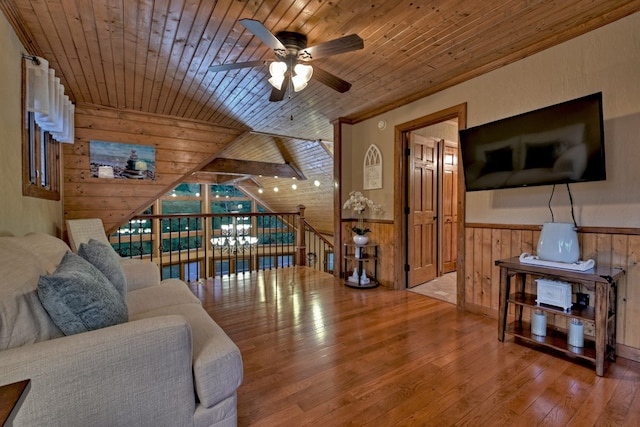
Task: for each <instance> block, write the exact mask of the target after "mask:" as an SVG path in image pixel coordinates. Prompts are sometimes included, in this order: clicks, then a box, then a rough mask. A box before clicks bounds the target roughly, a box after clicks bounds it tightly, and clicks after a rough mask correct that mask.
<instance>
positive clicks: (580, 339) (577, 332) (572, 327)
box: [567, 319, 584, 347]
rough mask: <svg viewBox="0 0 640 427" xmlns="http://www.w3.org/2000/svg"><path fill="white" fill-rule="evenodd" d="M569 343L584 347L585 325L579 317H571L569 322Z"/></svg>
mask: <svg viewBox="0 0 640 427" xmlns="http://www.w3.org/2000/svg"><path fill="white" fill-rule="evenodd" d="M567 341H568V343H569V345H572V346H574V347H584V325H583V324H582V322H581V321H580V320H578V319H571V322H569V336H568V338H567Z"/></svg>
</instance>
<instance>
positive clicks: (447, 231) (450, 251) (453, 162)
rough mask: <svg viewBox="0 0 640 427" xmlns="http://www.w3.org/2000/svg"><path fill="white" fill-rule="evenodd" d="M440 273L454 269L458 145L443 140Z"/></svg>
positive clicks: (456, 224) (456, 246) (456, 247)
mask: <svg viewBox="0 0 640 427" xmlns="http://www.w3.org/2000/svg"><path fill="white" fill-rule="evenodd" d="M442 165H443V167H442V169H443V173H442V251H441V252H440V253H441V254H442V274H445V273H450V272H452V271H456V254H457V249H458V245H457V241H458V240H457V229H458V214H457V212H458V209H457V208H458V206H457V204H458V146H457V144H455V143H452V142H449V141H445V143H444V150H443V156H442Z"/></svg>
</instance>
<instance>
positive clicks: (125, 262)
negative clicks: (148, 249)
mask: <svg viewBox="0 0 640 427" xmlns="http://www.w3.org/2000/svg"><path fill="white" fill-rule="evenodd" d="M120 265H121V266H122V270H123V271H124V276H125V277H126V278H127V292H131V291H133V290H135V289H140V288H144V287H146V286H151V285H157V284H158V283H160V268H158V264H156V263H155V262H152V261H149V260H146V259H138V258H133V259H129V258H121V259H120Z"/></svg>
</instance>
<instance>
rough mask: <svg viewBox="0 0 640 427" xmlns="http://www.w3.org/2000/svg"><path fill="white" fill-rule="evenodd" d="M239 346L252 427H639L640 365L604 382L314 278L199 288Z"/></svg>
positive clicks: (453, 315) (397, 296)
mask: <svg viewBox="0 0 640 427" xmlns="http://www.w3.org/2000/svg"><path fill="white" fill-rule="evenodd" d="M191 287H192V290H193V291H194V293H195V294H196V295H197V296H198V297H199V298H200V299H201V301H202V302H203V305H204V307H205V308H206V309H207V311H208V312H209V313H210V315H211V316H212V317H213V318H214V319H215V320H216V322H218V324H219V325H220V326H221V327H222V328H223V329H224V330H225V331H226V332H227V333H228V334H229V336H230V337H231V338H232V339H233V340H234V341H235V342H236V343H237V344H238V346H239V347H240V350H241V352H242V355H243V360H244V367H245V377H244V382H243V384H242V386H241V387H240V389H239V390H238V425H239V426H270V427H271V426H280V425H282V426H285V425H286V426H306V425H321V426H324V427H330V426H346V425H352V426H367V425H370V426H396V425H398V426H448V425H461V426H484V425H491V426H494V425H509V426H532V425H540V426H592V425H595V426H604V425H607V426H611V425H625V426H637V425H639V424H638V423H639V420H640V391H639V390H640V363H637V362H632V361H629V360H626V359H622V358H618V359H617V361H616V363H613V364H610V365H609V366H608V368H607V370H606V371H605V375H606V376H605V377H597V376H596V375H595V371H594V369H593V368H592V367H591V366H589V365H581V364H578V363H575V362H572V361H570V360H567V359H562V358H560V357H556V356H553V355H551V354H547V353H544V352H542V351H538V350H535V349H532V348H529V347H526V346H524V345H520V344H517V343H514V341H513V338H512V337H510V338H508V339H507V341H506V342H505V343H501V342H499V341H498V339H497V320H495V319H491V318H487V317H483V316H479V315H475V314H469V313H462V312H460V311H458V310H457V309H456V308H455V306H453V305H451V304H449V303H445V302H441V301H437V300H434V299H432V298H429V297H426V296H423V295H419V294H416V293H413V292H408V291H391V290H387V289H385V288H376V289H369V290H358V289H352V288H348V287H345V286H342V285H341V284H340V282H339V281H338V280H335V279H334V278H333V277H332V276H330V275H327V274H324V273H320V272H317V271H315V270H311V269H308V268H304V267H296V268H285V269H279V270H272V271H267V272H264V273H252V274H248V273H246V274H244V275H242V274H240V275H238V276H231V277H225V278H222V279H220V278H215V279H209V280H207V281H205V282H203V283H193V284H191Z"/></svg>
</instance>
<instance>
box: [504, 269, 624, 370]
mask: <svg viewBox="0 0 640 427" xmlns="http://www.w3.org/2000/svg"><path fill="white" fill-rule="evenodd" d="M495 263H496V265H497V266H499V267H500V306H499V314H498V339H499V340H500V341H504V337H505V333H508V334H511V335H514V336H516V337H518V338H520V339H522V340H524V341H527V342H530V343H534V344H538V345H542V346H546V347H549V348H553V349H555V350H558V351H560V352H562V353H564V354H567V355H570V356H574V357H577V358H580V359H585V360H588V361H590V362H592V363H594V364H595V367H596V374H597V375H599V376H602V375H604V362H605V359H606V358H608V359H609V360H611V361H615V354H616V353H615V351H616V308H617V307H616V304H617V282H618V280H619V279H620V277H622V276H623V275H624V270H622V269H620V268H611V267H608V266H599V265H596V267H595V268H592V269H590V270H587V271H583V272H582V271H571V270H561V269H557V268H550V267H542V266H536V265H529V264H522V263H520V260H519V259H518V257H514V258H509V259H504V260H498V261H496V262H495ZM528 275H529V276H533V277H537V278H544V279H549V280H557V281H562V282H568V283H570V284H572V286H573V285H575V284H581V285H583V286H584V287H586V289H588V290H589V291H592V292H593V293H594V301H593V306H589V307H581V306H577V305H576V304H574V305H573V307H572V308H571V309H570V310H569V311H563V310H562V309H560V308H554V307H551V306H546V305H543V306H539V305H537V304H536V295H535V294H531V293H525V281H526V277H527V276H528ZM512 278H513V279H514V281H515V289H514V290H513V293H512V289H511V279H512ZM509 304H512V305H513V306H514V309H515V321H514V322H513V323H511V324H509V325H507V314H508V311H509ZM525 307H527V308H530V309H531V310H532V311H533V310H538V309H539V310H542V311H544V312H546V313H547V314H549V313H551V314H554V315H559V316H564V317H567V318H577V319H580V320H582V321H587V322H593V324H594V333H595V336H594V338H593V339H587V338H586V337H585V340H584V347H580V348H576V347H572V346H570V345H568V343H567V334H566V333H565V331H562V330H558V329H550V328H547V335H546V336H545V337H539V336H536V335H533V334H532V333H531V325H530V324H529V323H528V322H523V321H522V311H523V308H525Z"/></svg>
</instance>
